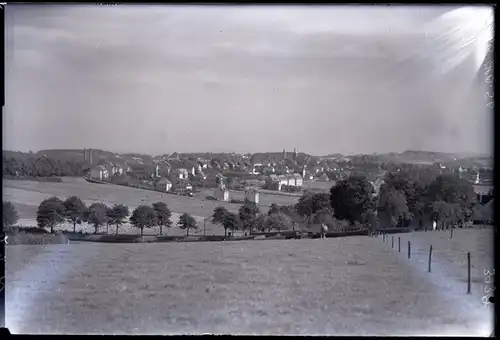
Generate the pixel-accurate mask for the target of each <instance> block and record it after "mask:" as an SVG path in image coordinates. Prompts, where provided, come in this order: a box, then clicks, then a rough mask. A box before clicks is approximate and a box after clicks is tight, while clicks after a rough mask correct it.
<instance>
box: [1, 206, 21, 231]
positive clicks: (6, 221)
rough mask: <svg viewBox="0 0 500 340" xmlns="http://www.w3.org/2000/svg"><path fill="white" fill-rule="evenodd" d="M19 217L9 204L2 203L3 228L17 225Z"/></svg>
mask: <svg viewBox="0 0 500 340" xmlns="http://www.w3.org/2000/svg"><path fill="white" fill-rule="evenodd" d="M18 220H19V216H18V215H17V211H16V208H15V207H14V204H12V203H11V202H3V227H4V228H6V229H7V228H10V227H12V226H13V225H15V224H16V223H17V221H18Z"/></svg>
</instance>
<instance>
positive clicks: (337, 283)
mask: <svg viewBox="0 0 500 340" xmlns="http://www.w3.org/2000/svg"><path fill="white" fill-rule="evenodd" d="M431 234H434V236H432V235H431ZM443 235H444V234H443ZM443 235H438V234H437V233H436V232H433V233H431V232H429V233H425V234H424V233H415V234H405V235H404V237H405V239H408V238H411V239H412V240H413V243H414V249H415V255H414V256H413V257H412V259H411V260H408V259H406V257H405V256H403V254H398V253H395V252H394V251H393V250H392V249H390V248H391V245H390V243H384V242H382V241H381V240H380V239H376V238H370V237H347V238H337V239H325V240H322V239H316V240H312V239H306V240H276V241H261V242H259V241H242V242H227V243H214V242H211V243H209V242H207V243H192V244H189V243H186V244H177V243H173V244H130V245H120V244H75V245H73V244H70V245H53V246H44V247H43V246H7V248H6V250H7V254H6V255H7V260H6V281H7V286H6V308H5V310H6V311H7V312H6V313H7V314H6V325H7V327H9V328H10V330H11V331H12V332H15V333H18V332H25V333H40V332H44V333H68V334H76V333H78V334H87V333H93V334H97V333H99V334H100V333H109V334H123V333H127V334H130V333H141V334H201V333H215V334H221V333H226V334H227V333H231V334H303V335H312V334H317V335H426V334H427V335H458V334H461V335H478V336H484V335H489V334H490V333H491V314H492V313H491V310H489V309H483V308H482V303H481V296H482V293H481V290H482V281H481V275H482V271H483V268H485V267H488V268H489V267H491V259H492V255H491V249H492V248H491V244H490V243H491V236H492V232H491V230H463V231H462V230H460V231H458V232H457V233H456V234H455V236H454V239H453V240H449V239H447V238H446V237H444V236H443ZM431 237H432V243H433V246H434V248H435V256H434V263H435V264H434V265H435V268H436V269H435V270H434V271H433V272H432V273H427V272H426V265H425V264H423V263H420V260H419V255H417V253H418V252H419V251H421V252H425V249H426V240H430V238H431ZM420 248H421V250H418V249H420ZM464 251H471V252H472V254H473V255H472V259H473V265H474V268H475V269H474V270H475V272H474V273H473V276H474V278H475V281H474V282H473V290H472V292H473V294H471V295H466V294H465V293H464V290H463V289H465V288H464V287H465V286H464V283H463V282H460V278H462V277H464V276H463V265H462V263H463V262H462V260H461V259H462V258H463V252H464ZM478 254H482V255H478ZM422 256H424V257H425V254H424V255H422ZM451 259H455V260H451ZM483 261H484V262H483ZM438 268H439V269H438ZM443 268H447V269H446V270H447V271H444V269H443ZM453 287H455V288H453ZM460 287H461V289H462V288H463V289H462V290H460V289H459V288H460Z"/></svg>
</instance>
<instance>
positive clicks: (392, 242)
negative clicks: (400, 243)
mask: <svg viewBox="0 0 500 340" xmlns="http://www.w3.org/2000/svg"><path fill="white" fill-rule="evenodd" d="M391 247H392V249H394V236H392V241H391Z"/></svg>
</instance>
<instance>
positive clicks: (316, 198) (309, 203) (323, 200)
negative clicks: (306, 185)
mask: <svg viewBox="0 0 500 340" xmlns="http://www.w3.org/2000/svg"><path fill="white" fill-rule="evenodd" d="M325 208H330V195H329V194H327V193H319V194H313V193H311V192H305V193H304V195H302V196H301V197H300V198H299V202H298V203H297V204H296V205H295V209H296V211H297V213H298V214H299V215H300V216H303V217H307V218H308V222H309V223H310V222H311V220H313V219H314V215H316V213H317V212H319V211H321V210H323V209H325Z"/></svg>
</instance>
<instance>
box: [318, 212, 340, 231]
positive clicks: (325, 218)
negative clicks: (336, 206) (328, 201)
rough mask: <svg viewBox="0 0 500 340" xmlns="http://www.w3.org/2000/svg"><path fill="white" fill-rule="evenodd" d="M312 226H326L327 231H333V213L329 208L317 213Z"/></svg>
mask: <svg viewBox="0 0 500 340" xmlns="http://www.w3.org/2000/svg"><path fill="white" fill-rule="evenodd" d="M313 223H314V224H322V223H324V224H326V225H327V226H328V229H331V230H333V227H334V225H335V219H334V218H333V211H332V209H330V208H325V209H322V210H320V211H318V212H317V213H316V214H315V215H314V217H313Z"/></svg>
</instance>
